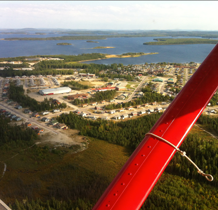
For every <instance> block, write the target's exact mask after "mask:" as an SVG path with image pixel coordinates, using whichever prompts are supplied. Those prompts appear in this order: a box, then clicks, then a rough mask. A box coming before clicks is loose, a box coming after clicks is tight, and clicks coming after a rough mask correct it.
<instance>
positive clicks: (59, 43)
mask: <svg viewBox="0 0 218 210" xmlns="http://www.w3.org/2000/svg"><path fill="white" fill-rule="evenodd" d="M57 45H72V44H71V43H66V42H65V43H57Z"/></svg>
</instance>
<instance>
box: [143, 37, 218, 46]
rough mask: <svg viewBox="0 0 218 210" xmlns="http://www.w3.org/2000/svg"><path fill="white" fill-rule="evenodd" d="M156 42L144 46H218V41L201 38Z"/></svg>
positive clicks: (145, 43) (165, 39)
mask: <svg viewBox="0 0 218 210" xmlns="http://www.w3.org/2000/svg"><path fill="white" fill-rule="evenodd" d="M154 40H155V41H156V42H144V43H143V45H173V44H217V42H218V40H214V39H201V38H179V39H172V38H160V39H154Z"/></svg>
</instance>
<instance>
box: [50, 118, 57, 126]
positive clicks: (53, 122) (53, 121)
mask: <svg viewBox="0 0 218 210" xmlns="http://www.w3.org/2000/svg"><path fill="white" fill-rule="evenodd" d="M50 124H51V125H57V124H58V121H57V120H55V119H52V120H51V121H50Z"/></svg>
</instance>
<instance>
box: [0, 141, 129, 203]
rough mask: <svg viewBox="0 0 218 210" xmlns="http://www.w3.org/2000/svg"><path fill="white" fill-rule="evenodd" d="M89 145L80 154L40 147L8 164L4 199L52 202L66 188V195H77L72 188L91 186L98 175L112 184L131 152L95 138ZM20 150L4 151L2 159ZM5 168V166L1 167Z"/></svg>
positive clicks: (24, 153) (2, 182) (3, 189)
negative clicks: (46, 200)
mask: <svg viewBox="0 0 218 210" xmlns="http://www.w3.org/2000/svg"><path fill="white" fill-rule="evenodd" d="M88 142H89V147H88V149H87V150H85V151H83V152H79V153H74V154H72V152H70V151H71V149H69V148H57V149H56V150H53V151H51V150H50V149H49V148H47V149H46V148H44V147H40V146H37V147H32V148H30V149H29V150H27V151H24V152H21V153H20V154H19V155H18V156H16V157H14V158H13V159H10V160H8V161H5V162H6V164H7V171H6V173H5V175H4V177H3V179H2V180H1V182H0V188H1V193H0V194H1V197H2V199H3V200H4V201H5V202H14V198H17V199H18V200H23V199H25V198H26V197H29V198H31V199H36V198H41V199H49V197H50V196H51V194H52V193H53V195H54V196H55V193H56V192H57V191H58V190H59V191H60V190H62V189H65V192H66V189H67V190H69V191H72V193H73V190H70V189H71V188H72V187H73V189H74V188H76V187H80V186H83V185H87V183H91V182H92V179H93V178H94V177H96V176H97V177H104V178H103V179H104V180H108V181H107V182H111V181H112V179H113V178H114V177H115V176H116V174H117V173H118V172H119V170H120V169H121V168H122V166H123V165H124V164H125V162H126V161H127V159H128V157H129V154H128V151H127V150H126V149H125V148H124V147H122V146H118V145H114V144H110V143H107V142H106V141H102V140H98V139H94V138H90V139H89V140H88ZM18 151H19V148H17V149H10V150H7V151H0V159H1V160H5V159H7V158H9V157H11V156H13V155H14V154H16V153H17V152H18ZM2 168H3V164H1V165H0V169H2ZM94 179H95V178H94ZM96 179H97V178H96ZM59 191H58V192H59ZM101 193H102V192H101ZM63 196H64V194H63Z"/></svg>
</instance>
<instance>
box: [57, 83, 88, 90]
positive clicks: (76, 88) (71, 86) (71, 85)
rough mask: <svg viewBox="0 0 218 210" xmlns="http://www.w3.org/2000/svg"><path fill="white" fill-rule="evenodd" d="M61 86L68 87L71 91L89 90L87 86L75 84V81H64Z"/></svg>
mask: <svg viewBox="0 0 218 210" xmlns="http://www.w3.org/2000/svg"><path fill="white" fill-rule="evenodd" d="M61 86H62V87H66V86H67V87H70V88H71V89H72V90H83V89H88V88H89V86H88V85H82V84H80V83H79V82H75V81H64V82H63V83H61Z"/></svg>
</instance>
